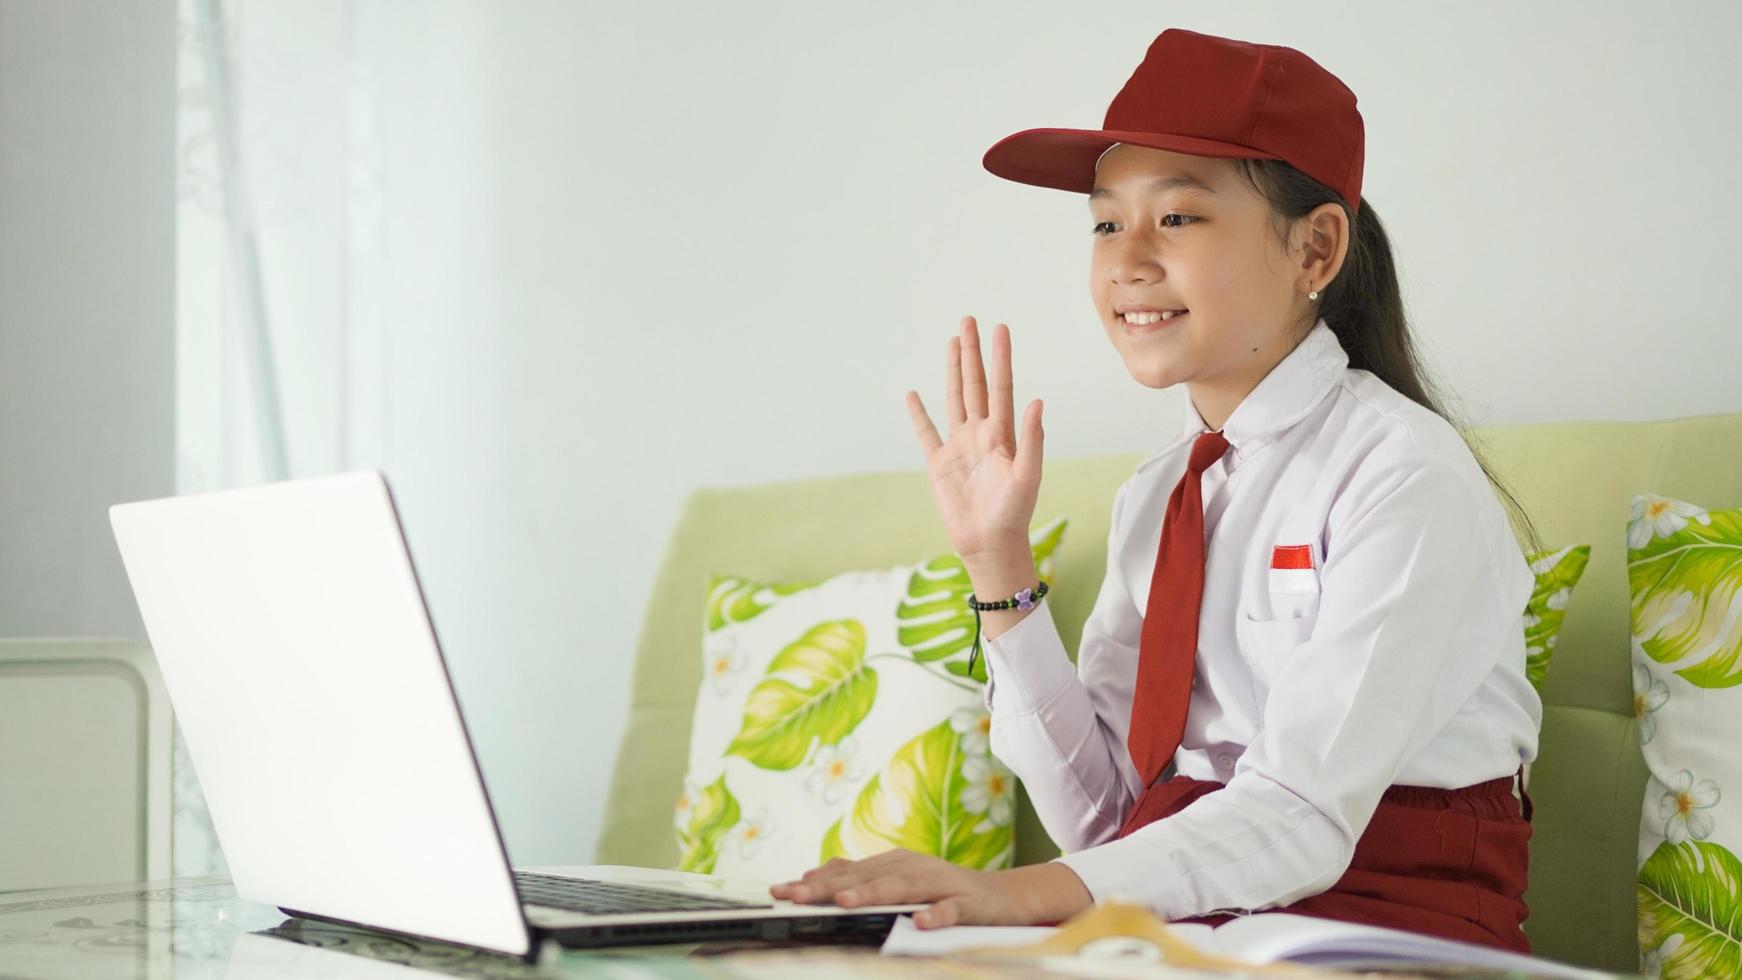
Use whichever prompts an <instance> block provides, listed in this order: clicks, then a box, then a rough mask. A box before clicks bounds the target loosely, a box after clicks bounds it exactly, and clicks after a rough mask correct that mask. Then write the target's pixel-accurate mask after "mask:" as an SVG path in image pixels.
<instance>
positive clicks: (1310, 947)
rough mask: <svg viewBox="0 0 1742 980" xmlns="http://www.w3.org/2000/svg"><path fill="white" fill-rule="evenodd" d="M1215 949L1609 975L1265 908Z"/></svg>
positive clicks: (1323, 959)
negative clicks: (1271, 910) (1270, 910)
mask: <svg viewBox="0 0 1742 980" xmlns="http://www.w3.org/2000/svg"><path fill="white" fill-rule="evenodd" d="M1215 936H1216V942H1215V948H1216V949H1217V950H1218V951H1219V952H1221V953H1222V955H1224V956H1232V957H1239V958H1242V959H1247V960H1251V961H1254V962H1258V963H1275V962H1278V961H1281V960H1287V961H1289V962H1292V963H1300V964H1311V965H1316V966H1337V965H1339V964H1344V963H1357V962H1360V963H1371V962H1373V961H1375V960H1397V961H1404V962H1418V963H1447V964H1458V965H1463V966H1481V967H1489V968H1494V969H1505V970H1518V971H1521V972H1523V973H1526V974H1528V975H1532V976H1541V977H1576V978H1597V977H1607V976H1609V975H1608V974H1606V973H1603V972H1601V971H1597V970H1589V969H1584V968H1581V967H1574V966H1569V965H1567V964H1564V963H1557V962H1555V961H1553V960H1547V959H1542V958H1541V957H1535V956H1525V955H1523V954H1520V953H1513V952H1509V951H1507V950H1503V949H1495V948H1494V947H1492V946H1481V945H1477V944H1475V943H1466V942H1457V941H1455V940H1451V939H1441V938H1440V937H1438V936H1426V935H1422V934H1420V933H1414V932H1406V931H1404V930H1401V929H1387V928H1384V927H1381V926H1368V925H1357V924H1355V923H1352V922H1339V921H1337V920H1334V919H1320V918H1314V917H1312V916H1306V915H1294V914H1292V913H1287V912H1260V913H1254V914H1252V915H1245V916H1240V917H1238V918H1235V919H1233V920H1231V921H1229V922H1225V923H1223V924H1222V925H1220V926H1217V927H1216V928H1215Z"/></svg>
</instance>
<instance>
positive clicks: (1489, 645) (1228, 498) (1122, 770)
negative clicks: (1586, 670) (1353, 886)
mask: <svg viewBox="0 0 1742 980" xmlns="http://www.w3.org/2000/svg"><path fill="white" fill-rule="evenodd" d="M1348 364H1349V359H1348V355H1347V354H1346V353H1345V352H1344V350H1343V347H1342V344H1341V343H1339V342H1338V340H1337V336H1336V334H1334V333H1333V332H1332V331H1331V329H1330V327H1329V326H1328V325H1327V324H1326V323H1325V321H1324V320H1323V319H1321V320H1319V321H1318V323H1317V324H1315V325H1314V327H1313V329H1312V331H1311V332H1310V333H1308V335H1307V336H1306V338H1305V339H1303V340H1302V341H1301V343H1300V344H1299V345H1298V346H1296V347H1295V349H1294V350H1293V351H1291V352H1290V353H1289V354H1288V356H1287V357H1285V358H1283V359H1282V361H1281V362H1280V363H1279V364H1277V366H1276V367H1275V368H1274V369H1273V370H1272V371H1271V372H1270V373H1269V374H1268V375H1266V376H1265V378H1264V380H1263V381H1261V382H1260V383H1259V384H1258V386H1257V387H1256V388H1255V389H1253V391H1252V393H1251V394H1249V395H1247V396H1246V398H1245V400H1244V401H1242V402H1241V403H1240V405H1239V407H1238V408H1237V409H1236V410H1235V411H1234V413H1233V414H1232V415H1231V416H1230V417H1229V418H1228V420H1227V423H1226V424H1225V425H1224V426H1223V428H1222V433H1223V435H1224V436H1225V437H1226V438H1227V439H1228V442H1229V444H1230V447H1231V448H1230V449H1229V450H1228V451H1227V452H1226V453H1225V454H1224V455H1223V457H1222V459H1221V460H1219V461H1218V462H1215V463H1212V464H1211V465H1210V467H1209V468H1208V469H1207V470H1205V471H1204V474H1203V476H1202V488H1203V501H1204V528H1205V535H1206V538H1207V542H1206V549H1205V551H1206V557H1205V572H1204V594H1203V605H1202V607H1201V611H1200V618H1199V624H1198V653H1197V676H1196V679H1195V681H1194V682H1193V690H1192V693H1191V702H1190V709H1189V712H1188V714H1187V717H1186V724H1185V733H1184V737H1183V739H1182V741H1181V743H1180V747H1179V750H1178V752H1177V753H1176V754H1175V755H1174V764H1175V766H1176V767H1177V769H1178V771H1179V772H1180V773H1182V774H1184V775H1187V776H1194V777H1197V778H1199V779H1210V780H1216V781H1219V782H1223V783H1225V784H1226V786H1225V788H1223V789H1222V790H1220V791H1218V792H1215V793H1211V794H1209V795H1207V796H1205V797H1203V798H1201V799H1199V800H1197V801H1196V802H1194V803H1192V804H1191V805H1190V806H1188V807H1186V808H1185V809H1183V810H1181V811H1180V812H1179V813H1177V814H1174V815H1173V816H1170V817H1167V818H1165V819H1162V820H1159V821H1156V822H1154V823H1151V824H1149V825H1147V826H1144V827H1142V828H1140V829H1138V830H1136V831H1134V832H1133V833H1132V834H1131V835H1130V836H1128V837H1126V838H1124V839H1115V835H1116V834H1117V833H1118V831H1119V827H1120V825H1121V824H1122V823H1123V821H1124V819H1125V816H1126V815H1127V813H1128V812H1129V811H1130V809H1131V807H1132V805H1133V804H1134V802H1135V801H1136V799H1137V797H1138V795H1139V794H1140V793H1141V792H1142V790H1143V787H1142V786H1141V785H1139V777H1138V775H1137V770H1136V768H1135V766H1134V765H1133V764H1132V762H1131V756H1130V753H1129V751H1128V749H1127V747H1126V744H1125V738H1126V733H1127V731H1128V730H1129V728H1130V725H1131V700H1132V691H1133V688H1134V686H1135V681H1136V674H1137V652H1138V642H1139V639H1138V638H1139V635H1140V632H1141V629H1142V625H1143V611H1144V608H1145V607H1146V606H1147V604H1148V596H1149V584H1150V578H1151V576H1152V574H1153V571H1154V568H1155V555H1156V550H1157V548H1158V546H1159V543H1160V534H1161V521H1162V516H1163V512H1164V511H1165V510H1166V507H1167V500H1168V496H1169V495H1170V494H1171V493H1172V492H1173V488H1174V486H1175V484H1177V483H1178V482H1179V480H1180V477H1181V476H1182V475H1184V473H1185V468H1186V461H1187V458H1188V457H1189V456H1190V454H1191V448H1192V444H1193V442H1194V440H1195V439H1196V438H1197V436H1198V435H1199V434H1200V433H1202V432H1204V431H1206V429H1207V426H1206V425H1205V424H1204V421H1203V419H1202V417H1201V416H1200V415H1199V414H1198V412H1197V409H1196V407H1195V406H1191V405H1190V399H1187V404H1188V408H1187V420H1186V427H1185V432H1184V433H1183V434H1182V435H1181V436H1180V437H1179V438H1178V439H1176V440H1175V441H1174V442H1173V443H1172V444H1170V445H1168V446H1167V447H1165V448H1163V449H1161V450H1160V451H1158V452H1156V453H1154V454H1153V455H1151V456H1150V457H1149V458H1147V459H1145V460H1144V461H1143V462H1142V463H1141V464H1139V465H1138V467H1137V470H1136V472H1135V473H1133V474H1132V476H1131V477H1130V478H1129V479H1127V480H1126V481H1125V483H1124V484H1122V485H1121V486H1120V487H1119V490H1118V492H1117V493H1116V495H1115V496H1114V500H1113V515H1112V525H1111V528H1110V531H1109V533H1108V538H1107V575H1106V579H1105V580H1104V581H1103V582H1102V584H1101V590H1100V593H1099V595H1098V597H1097V598H1096V600H1095V605H1094V608H1093V610H1092V611H1091V612H1090V614H1089V617H1088V620H1087V621H1086V622H1085V623H1084V625H1083V634H1082V644H1081V646H1080V647H1079V649H1078V656H1077V666H1076V668H1075V669H1074V670H1073V668H1072V666H1071V663H1070V661H1069V659H1068V658H1067V654H1066V651H1065V649H1064V644H1063V642H1062V641H1061V640H1060V639H1059V634H1058V629H1057V627H1056V626H1055V625H1054V624H1053V621H1052V614H1051V611H1050V604H1049V603H1048V602H1047V601H1046V600H1044V599H1043V600H1042V601H1041V602H1040V603H1039V604H1038V605H1037V606H1036V608H1035V609H1034V610H1033V611H1032V612H1030V613H1029V614H1028V615H1027V616H1026V617H1024V618H1023V619H1022V620H1021V621H1020V622H1018V623H1017V624H1016V625H1015V626H1014V627H1012V628H1010V629H1009V630H1007V631H1006V632H1005V633H1003V634H1002V635H1000V636H998V637H997V638H996V639H993V640H989V641H986V643H985V649H986V655H987V670H988V674H989V677H990V680H989V681H988V683H987V685H986V689H985V698H986V705H987V707H988V708H989V709H990V710H991V712H992V730H991V742H992V751H993V753H994V754H995V755H997V756H998V757H999V758H1000V759H1001V760H1003V761H1004V763H1005V764H1006V765H1008V766H1009V767H1010V768H1011V769H1012V770H1013V771H1014V772H1015V773H1016V775H1017V776H1018V777H1019V778H1021V779H1022V781H1023V783H1024V784H1025V785H1026V787H1027V790H1028V794H1029V797H1030V799H1031V800H1032V802H1033V804H1034V808H1035V811H1036V812H1037V813H1038V815H1039V816H1040V819H1041V822H1042V823H1043V824H1044V825H1045V826H1046V829H1047V831H1048V833H1049V834H1051V836H1052V838H1053V840H1054V841H1055V842H1056V843H1057V844H1058V845H1059V847H1060V849H1061V850H1062V851H1063V852H1065V853H1064V854H1063V855H1062V856H1061V857H1059V858H1058V860H1059V861H1061V862H1062V863H1064V864H1066V865H1067V866H1069V867H1070V868H1071V869H1072V870H1073V871H1075V872H1076V873H1077V874H1078V875H1079V876H1080V877H1081V878H1082V880H1083V882H1084V884H1085V885H1087V886H1088V889H1089V891H1090V893H1091V894H1092V895H1093V896H1094V897H1095V899H1096V900H1097V901H1099V900H1101V899H1105V898H1108V897H1120V898H1125V899H1129V900H1136V901H1140V902H1143V903H1145V904H1147V905H1149V906H1150V907H1151V908H1153V909H1155V910H1156V911H1157V912H1158V913H1160V914H1162V915H1165V916H1167V917H1169V918H1183V917H1187V916H1192V915H1200V914H1203V913H1207V912H1211V911H1213V910H1252V909H1261V908H1267V907H1272V906H1278V905H1286V904H1289V903H1291V902H1293V901H1295V900H1297V899H1300V898H1303V897H1305V896H1308V895H1313V894H1317V893H1319V892H1322V891H1324V890H1326V889H1327V888H1329V887H1330V886H1331V885H1333V884H1335V883H1336V881H1337V879H1338V878H1340V877H1341V876H1342V874H1343V872H1344V871H1345V870H1346V869H1347V867H1348V865H1349V862H1350V860H1351V858H1352V857H1353V854H1354V850H1355V842H1356V841H1357V840H1358V839H1359V838H1360V836H1361V834H1362V832H1363V831H1364V830H1365V829H1366V827H1367V823H1368V821H1369V820H1370V819H1371V818H1372V815H1373V811H1374V809H1375V808H1376V807H1377V806H1378V803H1379V798H1380V795H1381V794H1382V793H1383V792H1384V791H1385V789H1386V788H1387V787H1389V786H1391V785H1393V784H1405V785H1414V786H1434V787H1444V788H1454V787H1459V786H1467V785H1470V784H1473V783H1479V782H1483V781H1485V780H1490V779H1494V778H1496V777H1500V776H1510V775H1512V774H1513V773H1515V772H1516V771H1517V770H1518V768H1519V766H1520V764H1521V763H1523V762H1527V761H1530V760H1532V759H1534V758H1535V756H1536V745H1537V731H1538V729H1539V727H1540V725H1541V720H1542V703H1541V701H1540V700H1539V699H1538V697H1537V694H1536V691H1535V689H1534V688H1532V687H1531V685H1530V683H1529V681H1528V680H1527V679H1526V677H1525V672H1524V664H1525V653H1524V623H1523V615H1524V607H1525V604H1526V603H1527V602H1528V601H1529V598H1530V594H1531V591H1532V588H1533V583H1534V576H1533V575H1532V573H1531V571H1530V568H1529V565H1528V564H1527V563H1526V561H1525V558H1524V555H1523V552H1522V550H1521V549H1520V548H1519V546H1518V544H1517V542H1516V539H1515V538H1514V537H1513V534H1512V531H1511V528H1510V525H1509V523H1508V521H1507V518H1506V512H1505V510H1504V508H1503V507H1502V505H1501V503H1500V501H1499V498H1498V497H1496V496H1495V494H1494V491H1493V490H1492V488H1491V485H1490V484H1489V482H1488V480H1487V477H1486V476H1485V475H1484V474H1483V472H1482V470H1481V467H1480V466H1479V465H1478V464H1477V462H1476V459H1475V457H1474V456H1473V455H1472V454H1471V452H1470V450H1469V448H1468V447H1467V446H1466V444H1465V443H1464V441H1463V439H1462V438H1461V437H1460V436H1459V434H1458V432H1457V431H1456V430H1455V429H1454V428H1453V427H1452V426H1451V425H1450V424H1449V423H1447V422H1446V421H1445V420H1444V419H1443V418H1441V417H1440V416H1439V415H1436V414H1434V413H1433V412H1430V411H1429V410H1427V409H1426V408H1423V407H1422V406H1420V405H1418V404H1416V403H1415V402H1413V401H1411V400H1409V399H1408V398H1406V397H1404V396H1403V395H1401V394H1399V393H1398V392H1397V391H1396V390H1395V389H1393V388H1392V387H1390V386H1389V385H1387V384H1386V383H1385V382H1383V381H1381V380H1380V379H1379V378H1378V377H1376V376H1375V375H1373V374H1372V373H1371V372H1368V371H1364V370H1358V369H1351V368H1349V366H1348ZM1299 544H1305V545H1308V546H1309V548H1310V551H1311V555H1312V565H1313V569H1312V571H1311V572H1306V573H1303V572H1300V571H1292V572H1280V573H1273V572H1272V571H1271V569H1270V566H1271V558H1272V549H1273V548H1274V547H1276V546H1279V545H1299ZM1057 584H1058V586H1059V587H1060V588H1083V587H1085V583H1081V582H1059V583H1057Z"/></svg>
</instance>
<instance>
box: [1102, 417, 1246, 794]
mask: <svg viewBox="0 0 1742 980" xmlns="http://www.w3.org/2000/svg"><path fill="white" fill-rule="evenodd" d="M1227 451H1228V440H1227V439H1226V438H1225V437H1224V436H1223V435H1222V434H1221V433H1220V432H1205V433H1204V434H1202V435H1200V436H1198V441H1197V442H1196V443H1194V444H1193V445H1192V458H1191V461H1190V462H1188V463H1187V464H1186V472H1185V475H1184V476H1182V477H1180V481H1179V483H1178V484H1177V485H1176V486H1175V487H1174V488H1173V495H1172V496H1170V497H1168V498H1167V516H1166V517H1165V518H1164V519H1163V520H1162V522H1161V544H1160V545H1159V546H1158V547H1157V549H1156V553H1155V577H1154V578H1153V579H1151V580H1150V583H1149V605H1148V607H1146V609H1145V611H1144V614H1143V635H1142V640H1141V641H1140V646H1139V649H1138V655H1137V690H1136V694H1135V696H1134V697H1133V698H1132V700H1131V734H1130V737H1129V738H1127V739H1126V745H1128V746H1129V747H1130V749H1131V761H1132V762H1134V763H1136V764H1137V774H1138V775H1139V776H1141V777H1142V778H1143V785H1144V786H1146V787H1147V786H1149V785H1151V784H1153V783H1154V782H1155V780H1156V779H1157V778H1158V777H1159V776H1160V775H1161V773H1162V770H1163V769H1165V768H1167V764H1168V762H1170V761H1171V760H1172V759H1173V753H1174V750H1175V749H1177V748H1179V740H1180V736H1181V735H1183V734H1184V733H1185V728H1186V706H1187V704H1188V703H1189V702H1190V701H1191V694H1192V669H1193V667H1194V666H1196V663H1197V656H1198V610H1199V607H1200V606H1201V605H1202V603H1203V598H1204V497H1203V491H1202V489H1201V487H1200V478H1201V477H1202V476H1203V472H1204V470H1205V469H1207V468H1208V467H1209V465H1210V464H1211V463H1214V462H1215V461H1216V460H1218V459H1221V458H1222V454H1223V453H1225V452H1227Z"/></svg>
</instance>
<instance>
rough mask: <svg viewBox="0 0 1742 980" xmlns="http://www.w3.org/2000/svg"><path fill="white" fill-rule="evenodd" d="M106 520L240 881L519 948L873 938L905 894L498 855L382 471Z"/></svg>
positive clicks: (301, 908) (228, 494)
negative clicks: (562, 867) (852, 902)
mask: <svg viewBox="0 0 1742 980" xmlns="http://www.w3.org/2000/svg"><path fill="white" fill-rule="evenodd" d="M109 518H110V524H111V525H112V527H113V529H114V532H115V540H116V543H117V544H118V545H119V547H120V551H121V559H122V563H123V565H124V566H125V567H126V571H127V578H128V580H129V581H130V582H131V583H132V587H133V595H134V598H135V600H136V601H137V602H138V605H139V612H140V615H141V616H142V617H143V619H144V622H145V630H146V634H147V636H148V637H149V639H150V642H151V646H152V648H153V649H154V651H155V652H156V656H157V661H158V667H159V670H160V672H161V673H162V675H163V681H164V685H165V687H166V688H167V690H168V692H169V696H170V702H171V704H172V705H173V706H174V709H175V713H176V717H177V720H178V721H179V723H180V726H181V730H182V735H183V737H184V739H185V741H186V744H187V749H188V753H189V755H190V756H191V758H192V761H193V765H194V769H195V771H197V772H198V773H199V776H200V784H201V786H202V788H203V789H204V792H205V796H206V802H207V805H208V807H209V809H210V811H211V817H212V825H213V828H214V830H215V831H216V832H217V836H218V842H219V844H220V845H221V846H222V848H223V851H224V857H225V859H226V861H227V862H228V864H229V866H230V871H231V877H232V880H233V881H234V883H235V887H236V890H237V893H238V894H240V895H241V896H242V897H243V898H247V899H251V900H255V901H260V902H264V903H267V904H270V905H274V906H277V907H278V908H279V909H280V910H282V911H283V912H285V913H286V914H288V915H294V916H302V917H305V918H309V919H317V920H322V921H327V922H333V923H338V924H341V925H347V926H360V927H363V928H367V929H372V930H378V931H382V932H388V933H398V934H402V935H406V936H411V937H417V938H427V939H435V940H440V941H443V942H449V943H455V944H459V945H463V946H470V947H476V948H480V949H486V950H492V951H497V952H502V953H508V954H512V955H516V956H520V957H522V958H525V959H528V960H534V959H536V958H537V957H538V954H539V950H540V949H541V948H542V947H543V945H544V943H545V941H546V940H554V941H555V942H557V943H560V944H561V945H563V946H571V947H588V946H609V945H623V944H645V943H664V942H704V941H713V940H728V939H757V938H762V939H787V938H801V937H807V936H812V937H819V938H820V937H837V936H843V935H852V934H858V933H869V934H872V935H881V934H883V933H886V932H887V931H888V930H889V928H890V927H891V926H892V925H893V924H894V921H895V918H896V917H897V916H898V915H899V914H901V913H903V912H910V911H913V910H915V909H919V908H922V907H923V906H922V905H881V906H863V907H858V908H852V909H844V908H840V907H838V906H834V905H809V904H798V903H793V902H789V901H786V900H781V899H774V898H772V897H771V896H770V895H769V894H768V884H769V883H768V882H762V881H745V880H738V879H736V878H731V877H723V876H715V875H703V874H690V873H685V872H678V871H669V870H662V869H653V868H635V867H627V866H618V865H591V866H586V867H585V873H584V874H564V873H539V872H533V871H530V870H524V869H514V868H511V867H510V865H509V861H508V855H507V850H506V848H505V846H504V844H503V841H502V834H501V830H500V827H499V826H498V824H497V822H496V816H495V811H494V809H493V808H492V806H491V803H490V795H489V792H488V791H487V790H486V788H485V785H484V779H483V774H482V773H481V771H480V770H479V768H478V761H477V756H476V754H475V753H474V751H473V748H472V743H471V738H470V736H469V735H468V734H467V731H466V725H465V720H464V719H463V718H462V717H461V713H460V706H459V703H458V701H457V700H456V698H455V694H454V690H453V686H452V683H451V680H450V678H449V675H448V670H447V665H446V662H445V660H444V659H443V657H442V652H441V646H440V644H439V643H438V642H437V640H436V634H435V627H434V625H433V624H432V623H431V621H430V617H429V612H428V608H427V606H426V604H425V600H424V595H423V591H422V588H421V586H420V585H419V583H418V578H417V572H416V570H415V569H414V568H413V566H412V560H411V553H410V550H409V549H408V547H407V545H406V541H405V536H404V531H403V529H402V526H401V521H400V518H399V513H398V509H397V508H396V507H395V505H394V501H393V494H392V492H391V491H390V490H389V488H388V485H387V480H386V478H385V476H383V475H382V474H381V473H379V472H376V471H358V472H350V473H340V474H337V475H333V476H323V477H315V478H309V479H299V480H289V481H284V482H279V483H270V484H266V485H263V486H256V487H249V488H245V489H239V490H226V491H220V492H216V493H202V494H192V495H186V496H180V497H170V498H165V499H160V500H146V501H139V502H134V503H123V504H117V505H115V506H113V507H111V508H110V510H109ZM500 653H501V655H504V656H511V655H512V653H511V652H509V651H500ZM529 723H535V722H531V721H529ZM552 751H565V750H562V749H558V748H556V747H554V746H553V748H552ZM665 818H666V817H665V815H664V814H648V819H650V820H653V819H659V820H664V819H665Z"/></svg>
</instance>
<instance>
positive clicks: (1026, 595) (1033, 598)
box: [968, 582, 1046, 677]
mask: <svg viewBox="0 0 1742 980" xmlns="http://www.w3.org/2000/svg"><path fill="white" fill-rule="evenodd" d="M1043 595H1046V583H1045V582H1041V583H1040V584H1039V585H1037V586H1035V587H1034V588H1032V589H1023V590H1022V591H1020V592H1018V593H1016V594H1015V595H1013V596H1011V597H1010V598H1008V599H999V600H998V601H997V602H980V601H978V600H976V599H975V598H974V593H972V592H970V593H968V608H970V609H972V610H974V649H973V651H972V652H970V653H969V654H968V676H969V677H972V676H974V661H975V660H977V659H979V656H980V610H982V609H1021V610H1023V611H1025V612H1026V611H1027V610H1030V609H1033V608H1034V604H1035V603H1036V602H1039V601H1040V597H1041V596H1043Z"/></svg>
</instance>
